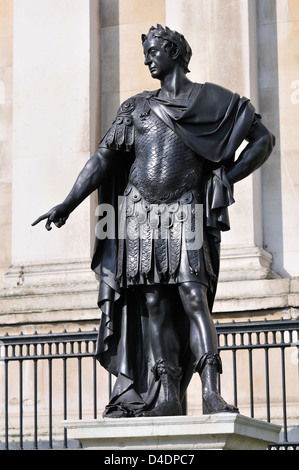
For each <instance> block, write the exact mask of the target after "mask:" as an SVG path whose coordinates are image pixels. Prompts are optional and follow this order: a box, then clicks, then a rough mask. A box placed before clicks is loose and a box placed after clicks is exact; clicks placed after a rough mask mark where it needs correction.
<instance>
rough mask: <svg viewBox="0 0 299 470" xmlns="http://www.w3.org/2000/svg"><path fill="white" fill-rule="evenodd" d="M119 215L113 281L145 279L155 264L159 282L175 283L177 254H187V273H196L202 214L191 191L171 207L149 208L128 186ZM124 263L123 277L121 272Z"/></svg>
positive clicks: (157, 206)
mask: <svg viewBox="0 0 299 470" xmlns="http://www.w3.org/2000/svg"><path fill="white" fill-rule="evenodd" d="M124 194H125V199H124V202H123V207H122V209H121V213H120V232H121V233H122V236H121V237H120V239H119V242H118V263H117V280H120V279H121V277H122V275H123V274H125V275H126V276H127V278H128V279H129V280H130V281H133V280H134V279H136V278H137V276H139V275H141V276H143V277H145V278H147V277H148V276H149V274H150V272H151V270H152V268H153V262H154V263H155V269H156V272H157V274H158V276H159V278H160V280H165V278H166V277H167V276H170V277H172V278H173V279H175V277H176V274H177V272H178V269H179V266H180V259H181V253H182V250H183V249H186V250H187V256H188V263H189V267H190V271H191V272H192V273H195V274H198V273H199V272H200V268H201V265H200V259H201V256H200V254H199V251H200V250H201V249H202V245H203V240H202V234H201V231H202V214H201V212H200V211H201V210H202V208H201V205H200V204H198V202H197V198H196V192H195V191H188V193H186V194H184V195H183V196H182V197H181V198H180V199H178V200H176V201H174V202H173V203H171V204H166V203H161V204H149V203H148V202H147V201H146V200H145V199H144V198H143V197H142V196H141V194H140V192H139V191H138V190H137V189H136V188H134V187H133V186H131V185H129V186H128V187H127V188H126V190H125V193H124ZM124 262H125V266H126V273H124V272H123V265H124Z"/></svg>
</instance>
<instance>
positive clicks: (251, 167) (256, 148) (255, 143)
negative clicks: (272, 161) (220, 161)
mask: <svg viewBox="0 0 299 470" xmlns="http://www.w3.org/2000/svg"><path fill="white" fill-rule="evenodd" d="M246 140H247V141H248V142H249V143H248V145H247V146H246V147H245V149H244V150H243V152H242V153H241V154H240V156H239V158H238V159H237V160H236V161H235V163H233V165H231V167H229V168H228V169H227V171H226V176H227V178H228V181H229V182H230V184H235V183H237V182H238V181H240V180H242V179H243V178H246V176H249V175H250V174H251V173H253V172H254V171H255V170H257V169H258V168H259V167H260V166H261V165H263V163H265V161H266V160H267V159H268V158H269V156H270V154H271V152H272V150H273V148H274V145H275V138H274V136H273V135H272V134H271V133H270V132H269V131H268V129H267V128H266V127H265V126H264V125H263V124H262V123H261V121H260V120H259V119H256V120H255V122H254V124H253V125H252V127H251V129H250V132H249V134H248V136H247V138H246Z"/></svg>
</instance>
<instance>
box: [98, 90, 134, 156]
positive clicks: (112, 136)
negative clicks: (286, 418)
mask: <svg viewBox="0 0 299 470" xmlns="http://www.w3.org/2000/svg"><path fill="white" fill-rule="evenodd" d="M134 109H135V99H134V98H130V99H128V100H127V101H125V102H124V103H123V104H122V105H121V107H120V108H119V110H118V113H117V116H116V119H115V120H114V121H113V123H112V126H111V128H110V129H109V131H108V132H107V134H106V135H105V137H104V138H103V140H102V141H101V142H100V144H99V146H100V147H101V146H105V147H106V148H109V149H111V150H121V151H124V152H130V151H131V150H132V147H133V144H134V125H133V118H132V117H131V116H130V114H131V113H132V112H133V111H134Z"/></svg>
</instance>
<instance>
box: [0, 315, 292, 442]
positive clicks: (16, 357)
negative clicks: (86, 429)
mask: <svg viewBox="0 0 299 470" xmlns="http://www.w3.org/2000/svg"><path fill="white" fill-rule="evenodd" d="M216 328H217V333H218V340H219V349H220V351H221V355H222V358H223V362H224V366H225V364H226V363H228V362H229V363H230V364H232V367H231V371H232V372H231V374H232V378H231V379H232V380H231V383H232V386H231V388H232V399H233V400H234V403H235V405H238V402H239V394H240V390H243V392H242V393H244V376H246V377H247V385H245V387H246V393H247V395H248V397H249V400H248V402H249V408H250V415H251V417H252V418H253V417H255V411H256V405H258V406H260V402H261V397H260V394H261V392H260V389H259V390H258V392H257V391H256V388H257V387H256V383H255V378H256V369H257V366H258V367H259V368H260V367H261V362H262V363H263V364H262V367H263V373H262V377H263V380H264V384H263V389H264V397H263V399H262V402H263V403H264V405H263V410H264V414H265V419H266V420H267V421H268V422H272V406H273V402H272V395H273V387H275V396H276V395H277V383H275V384H273V383H272V381H273V360H274V361H275V371H274V376H275V380H276V381H277V380H278V379H277V377H278V378H279V380H278V382H279V385H278V388H280V399H279V414H280V417H281V418H280V419H281V423H282V426H283V437H282V441H283V442H281V443H280V445H279V446H271V449H281V448H285V449H296V448H297V449H298V445H299V444H298V443H296V442H288V441H290V439H288V418H289V417H288V387H289V382H288V381H289V377H288V373H287V367H286V353H287V352H290V351H291V352H292V361H293V368H292V377H291V388H292V390H293V389H294V388H295V389H296V387H297V390H298V380H299V379H298V378H299V369H298V367H299V364H298V363H299V361H298V357H299V318H297V319H294V320H278V321H264V322H250V321H248V322H246V323H245V322H244V323H239V322H237V323H234V322H233V323H230V324H219V323H216ZM96 338H97V331H96V330H93V331H88V332H86V331H80V330H79V331H77V332H75V333H70V332H66V331H65V332H63V333H61V334H57V333H51V332H50V333H48V334H34V335H23V334H20V335H18V336H9V335H6V336H3V337H0V354H1V357H0V378H1V382H0V407H1V408H0V410H1V413H0V448H2V449H10V448H17V449H25V448H33V449H40V448H50V449H53V448H65V449H66V448H69V447H70V446H72V445H73V444H72V443H70V442H69V441H68V438H67V431H66V430H65V429H63V428H62V427H61V422H62V421H63V420H66V419H78V418H79V419H85V418H86V417H88V418H94V419H97V418H98V408H99V402H100V401H101V400H102V401H103V403H105V402H106V401H107V398H108V396H109V393H110V392H109V389H110V390H111V378H109V377H108V374H107V378H106V379H103V372H101V374H100V373H99V367H100V366H99V364H98V363H97V361H96V360H95V359H94V357H93V354H94V350H95V344H96ZM290 348H292V349H290ZM273 351H276V353H275V357H274V359H273V357H272V353H273ZM257 352H258V356H256V354H257ZM288 360H289V359H288ZM244 364H245V366H244ZM244 367H246V371H244ZM240 368H241V369H240ZM294 371H296V372H294ZM225 375H226V374H225ZM45 383H46V384H47V388H46V389H45V388H44V387H45ZM223 386H224V387H225V383H223V379H221V382H220V383H219V387H220V389H221V387H223ZM259 387H260V384H259ZM292 393H293V392H292ZM275 400H276V402H277V396H276V398H275ZM275 406H276V408H275V409H276V411H277V403H275ZM25 408H26V409H25ZM101 409H102V404H101ZM275 418H276V419H277V416H276V417H275ZM292 418H293V417H292ZM297 418H298V420H299V417H297ZM57 423H58V424H57ZM1 433H2V434H1ZM61 433H62V435H61ZM76 445H77V444H76Z"/></svg>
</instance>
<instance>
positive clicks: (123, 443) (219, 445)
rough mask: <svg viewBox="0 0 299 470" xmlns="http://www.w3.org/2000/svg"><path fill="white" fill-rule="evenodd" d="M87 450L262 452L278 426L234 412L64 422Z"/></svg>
mask: <svg viewBox="0 0 299 470" xmlns="http://www.w3.org/2000/svg"><path fill="white" fill-rule="evenodd" d="M63 425H64V426H65V428H66V429H67V431H68V437H69V438H70V439H76V440H79V441H80V442H81V444H82V446H83V449H87V450H111V451H112V450H173V451H176V450H177V451H180V450H266V449H267V446H268V445H269V444H270V443H277V442H278V441H279V433H280V430H281V427H280V426H277V425H274V424H270V423H267V422H264V421H259V420H256V419H252V418H247V417H246V416H243V415H240V414H235V413H221V414H215V415H202V416H166V417H165V416H163V417H156V418H120V419H112V418H110V419H108V418H105V419H99V420H92V421H83V420H79V421H64V422H63Z"/></svg>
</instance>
